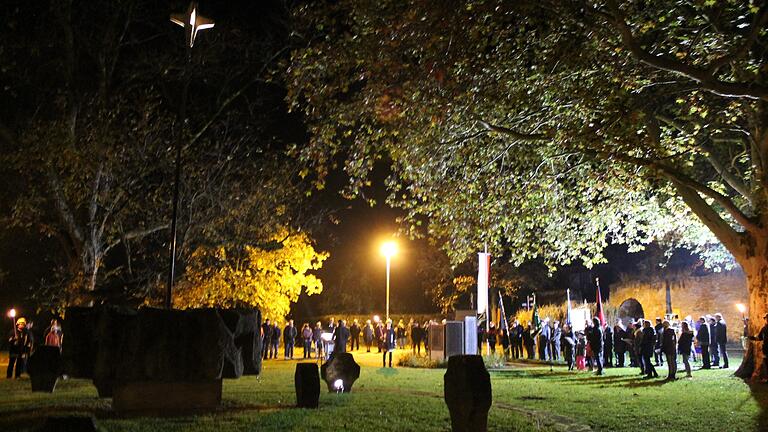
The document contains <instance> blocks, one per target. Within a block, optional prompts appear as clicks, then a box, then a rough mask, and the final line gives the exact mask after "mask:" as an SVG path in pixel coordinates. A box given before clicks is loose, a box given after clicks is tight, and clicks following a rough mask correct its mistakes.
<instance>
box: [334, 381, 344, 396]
mask: <svg viewBox="0 0 768 432" xmlns="http://www.w3.org/2000/svg"><path fill="white" fill-rule="evenodd" d="M333 388H335V389H336V393H341V392H343V391H344V381H343V380H341V379H337V380H336V381H334V382H333Z"/></svg>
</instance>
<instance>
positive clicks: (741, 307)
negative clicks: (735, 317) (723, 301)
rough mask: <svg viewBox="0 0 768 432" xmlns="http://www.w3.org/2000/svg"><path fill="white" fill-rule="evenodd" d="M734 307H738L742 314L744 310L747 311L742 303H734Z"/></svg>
mask: <svg viewBox="0 0 768 432" xmlns="http://www.w3.org/2000/svg"><path fill="white" fill-rule="evenodd" d="M736 309H738V310H739V312H741V314H742V315H744V312H746V311H747V307H746V306H744V305H743V304H742V303H736Z"/></svg>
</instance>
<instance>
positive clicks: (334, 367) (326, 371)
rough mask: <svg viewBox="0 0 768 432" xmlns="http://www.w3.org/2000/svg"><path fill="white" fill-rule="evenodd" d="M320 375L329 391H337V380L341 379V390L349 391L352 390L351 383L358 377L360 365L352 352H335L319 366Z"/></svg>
mask: <svg viewBox="0 0 768 432" xmlns="http://www.w3.org/2000/svg"><path fill="white" fill-rule="evenodd" d="M320 376H322V377H323V379H324V380H325V383H326V384H327V385H328V391H329V392H331V393H333V392H338V391H339V390H340V389H339V388H337V387H336V385H337V381H338V380H341V385H342V388H341V391H343V392H344V393H349V392H350V391H352V384H354V383H355V380H357V379H358V378H360V365H359V364H357V362H355V358H354V357H352V354H350V353H339V352H337V353H334V354H333V355H331V358H330V359H328V361H327V362H325V363H323V365H322V366H321V367H320Z"/></svg>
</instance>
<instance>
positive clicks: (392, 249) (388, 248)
mask: <svg viewBox="0 0 768 432" xmlns="http://www.w3.org/2000/svg"><path fill="white" fill-rule="evenodd" d="M396 253H397V244H395V242H392V241H388V242H384V244H382V245H381V254H382V255H384V257H385V258H386V259H387V311H386V312H387V314H386V319H387V320H389V268H390V264H391V261H392V256H393V255H395V254H396Z"/></svg>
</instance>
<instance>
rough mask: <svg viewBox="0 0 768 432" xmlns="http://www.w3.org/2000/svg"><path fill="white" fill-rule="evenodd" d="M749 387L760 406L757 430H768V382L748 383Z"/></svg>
mask: <svg viewBox="0 0 768 432" xmlns="http://www.w3.org/2000/svg"><path fill="white" fill-rule="evenodd" d="M749 389H750V391H751V392H752V397H754V398H755V401H756V402H757V405H758V406H759V407H760V412H759V413H758V415H757V430H760V431H765V430H768V384H765V383H749Z"/></svg>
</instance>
